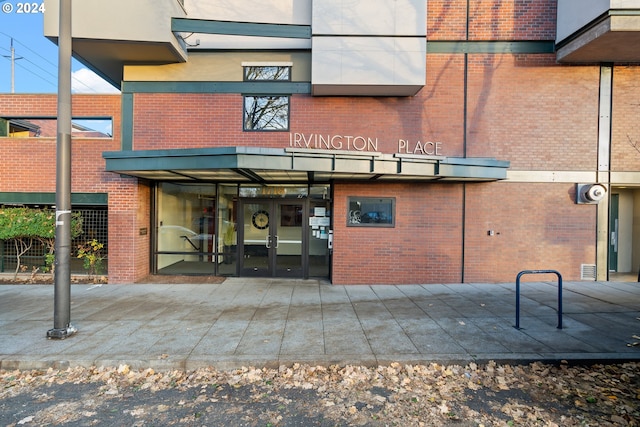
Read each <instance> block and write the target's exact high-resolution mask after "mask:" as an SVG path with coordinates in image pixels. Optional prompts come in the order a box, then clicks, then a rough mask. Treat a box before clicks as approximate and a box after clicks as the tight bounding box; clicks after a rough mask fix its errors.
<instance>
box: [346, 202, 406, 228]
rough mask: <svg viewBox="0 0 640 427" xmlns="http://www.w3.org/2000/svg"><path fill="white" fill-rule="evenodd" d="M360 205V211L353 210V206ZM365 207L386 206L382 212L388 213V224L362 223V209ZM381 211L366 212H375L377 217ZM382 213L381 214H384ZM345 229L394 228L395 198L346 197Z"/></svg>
mask: <svg viewBox="0 0 640 427" xmlns="http://www.w3.org/2000/svg"><path fill="white" fill-rule="evenodd" d="M357 204H360V205H361V207H360V209H353V208H354V207H357V206H353V205H357ZM366 205H381V206H382V205H388V206H385V209H384V211H388V213H389V215H390V216H391V218H390V220H389V222H375V221H374V222H369V221H366V222H362V216H363V215H364V214H363V213H362V211H364V209H363V207H364V206H366ZM382 210H383V209H378V210H368V211H367V212H369V213H371V212H376V213H377V214H378V215H379V216H382V215H380V213H382V212H381V211H382ZM386 213H387V212H384V213H383V214H386ZM346 223H347V227H381V228H394V227H395V226H396V198H395V197H359V196H348V197H347V212H346Z"/></svg>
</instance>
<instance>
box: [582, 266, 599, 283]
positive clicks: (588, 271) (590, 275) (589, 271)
mask: <svg viewBox="0 0 640 427" xmlns="http://www.w3.org/2000/svg"><path fill="white" fill-rule="evenodd" d="M580 280H596V265H595V264H580Z"/></svg>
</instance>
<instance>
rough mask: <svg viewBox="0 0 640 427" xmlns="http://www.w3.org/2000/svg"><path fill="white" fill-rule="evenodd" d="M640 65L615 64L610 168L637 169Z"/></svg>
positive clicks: (639, 130) (639, 126) (639, 131)
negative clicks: (621, 65) (616, 65)
mask: <svg viewBox="0 0 640 427" xmlns="http://www.w3.org/2000/svg"><path fill="white" fill-rule="evenodd" d="M639 92H640V68H639V67H615V68H614V71H613V114H612V116H611V117H612V127H613V128H612V132H611V139H612V140H611V144H612V147H611V170H613V171H635V172H638V171H640V120H638V119H639V118H640V100H639V99H638V93H639Z"/></svg>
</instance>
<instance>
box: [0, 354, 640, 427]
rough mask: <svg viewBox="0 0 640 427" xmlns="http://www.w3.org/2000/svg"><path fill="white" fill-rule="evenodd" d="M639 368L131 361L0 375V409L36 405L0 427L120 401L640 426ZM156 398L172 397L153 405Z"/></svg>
mask: <svg viewBox="0 0 640 427" xmlns="http://www.w3.org/2000/svg"><path fill="white" fill-rule="evenodd" d="M639 367H640V364H637V363H626V364H610V365H592V366H570V365H569V364H568V363H560V364H558V365H550V364H543V363H539V362H536V363H532V364H529V365H522V366H521V365H515V366H513V365H503V364H497V363H495V362H489V363H486V364H484V365H478V364H476V363H469V364H468V365H467V366H458V365H449V366H447V365H440V364H436V363H434V364H429V365H403V364H400V363H391V364H389V365H387V366H377V367H367V366H353V365H347V366H337V365H332V366H326V367H325V366H309V365H303V364H294V365H292V366H281V367H280V368H278V369H267V368H261V369H259V368H253V367H244V368H241V369H235V370H229V371H218V370H215V369H213V368H206V369H205V368H203V369H198V370H195V371H189V372H185V371H179V370H173V371H167V372H157V371H155V370H153V369H143V370H135V369H132V368H131V367H130V366H128V365H119V366H117V367H92V368H69V369H67V370H54V369H49V370H47V371H0V414H2V413H3V412H7V411H10V410H14V407H16V405H15V404H14V405H11V404H10V403H11V402H13V400H12V399H18V398H20V397H21V396H22V397H23V398H25V399H29V401H30V402H32V403H34V404H37V405H39V407H40V408H41V409H39V410H37V411H34V412H33V413H30V412H26V413H24V411H23V412H22V413H20V415H19V416H18V415H17V414H16V416H14V417H13V418H12V420H13V421H12V423H13V424H11V423H10V422H8V419H3V418H2V416H3V415H0V424H2V425H13V426H15V425H44V424H60V423H65V422H78V423H82V424H83V425H84V424H86V425H91V424H94V423H96V422H97V420H96V417H98V416H99V414H105V413H109V412H108V411H107V410H106V409H105V408H106V407H109V408H112V407H116V408H117V407H118V405H123V404H125V403H126V405H128V406H127V407H126V409H124V410H118V412H117V414H118V416H119V417H129V418H127V420H128V421H130V422H131V425H134V424H135V425H143V424H146V423H151V424H153V423H156V424H158V423H160V424H162V422H163V421H167V420H171V419H174V420H183V421H184V422H193V421H194V420H195V419H198V423H201V424H203V425H204V424H205V421H206V422H207V423H209V424H215V423H216V420H217V418H214V417H216V416H217V417H219V416H221V415H220V414H223V415H224V416H225V417H227V418H225V419H227V420H232V419H234V420H236V421H238V422H239V420H241V419H244V418H246V420H245V421H242V422H245V423H246V425H269V424H270V425H273V426H277V425H280V424H282V423H283V422H284V421H285V420H287V419H288V417H295V416H298V417H302V418H303V419H304V418H307V417H311V418H313V417H321V418H324V419H327V420H332V423H335V424H340V425H371V426H378V425H380V426H383V425H407V426H420V425H427V426H428V425H459V422H460V420H465V421H467V422H468V423H469V424H470V425H486V426H492V425H518V426H529V425H530V426H538V425H540V426H549V427H553V426H558V425H562V426H572V425H620V426H640V409H639V407H640V376H639V374H638V368H639ZM64 384H85V385H92V386H94V387H93V391H92V392H91V393H90V395H84V396H79V398H78V399H73V400H64V401H62V402H61V401H60V399H58V398H57V397H56V387H57V386H62V385H64ZM160 392H162V394H161V395H162V396H172V397H166V398H164V397H163V399H164V400H158V399H160V397H157V396H160ZM144 396H156V397H154V398H153V399H152V400H151V401H152V402H153V404H149V403H148V402H146V403H145V404H139V403H138V401H139V400H141V399H142V398H143V397H144ZM156 400H157V401H156ZM5 402H7V403H5ZM109 405H113V406H109ZM25 407H29V406H28V405H26V406H25ZM216 411H217V412H216ZM247 411H250V412H247ZM185 414H186V415H185ZM189 414H190V415H189ZM103 416H104V415H103ZM159 417H164V418H159ZM172 417H174V418H172ZM233 417H239V418H233ZM242 417H243V418H242ZM227 424H233V423H232V422H228V423H227Z"/></svg>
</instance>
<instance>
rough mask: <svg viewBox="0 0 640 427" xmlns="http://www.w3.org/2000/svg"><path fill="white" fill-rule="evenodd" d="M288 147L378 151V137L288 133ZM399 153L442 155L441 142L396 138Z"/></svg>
mask: <svg viewBox="0 0 640 427" xmlns="http://www.w3.org/2000/svg"><path fill="white" fill-rule="evenodd" d="M289 147H291V148H312V149H317V150H346V151H378V138H370V137H366V136H360V135H355V136H354V135H323V134H319V133H307V134H304V133H299V132H292V133H290V134H289ZM397 152H398V153H399V154H423V155H426V156H442V142H432V141H425V142H423V141H420V140H416V141H411V140H408V139H398V151H397Z"/></svg>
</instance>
